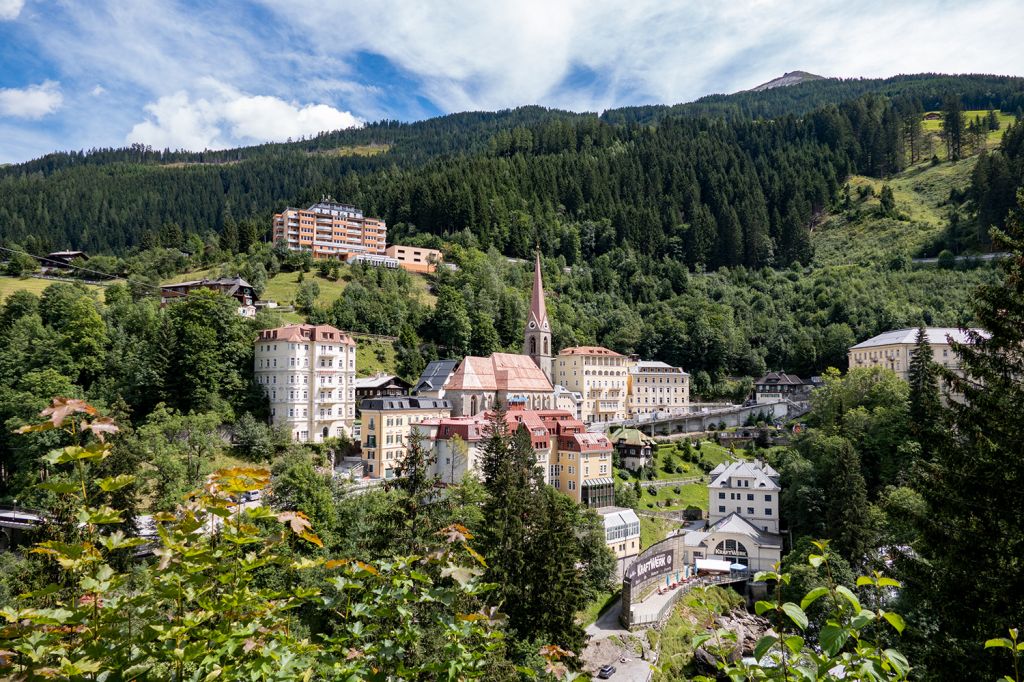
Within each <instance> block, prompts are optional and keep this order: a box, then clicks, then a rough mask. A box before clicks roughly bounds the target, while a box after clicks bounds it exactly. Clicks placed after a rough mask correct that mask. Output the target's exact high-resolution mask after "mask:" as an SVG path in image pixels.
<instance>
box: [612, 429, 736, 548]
mask: <svg viewBox="0 0 1024 682" xmlns="http://www.w3.org/2000/svg"><path fill="white" fill-rule="evenodd" d="M673 452H674V453H675V464H676V466H677V467H682V468H683V472H682V473H671V474H669V473H667V472H666V471H665V468H664V465H665V460H666V459H667V458H668V457H669V455H670V453H673ZM700 454H701V455H702V457H703V458H704V461H706V462H708V463H710V464H712V465H718V464H721V463H722V462H725V461H727V460H730V459H732V458H733V454H732V453H731V452H730V451H729V450H728V449H726V448H723V447H722V446H720V445H717V444H715V443H712V442H711V441H703V442H702V443H701V449H700ZM742 454H743V453H742V451H741V452H739V453H738V455H739V456H742ZM655 459H656V462H655V477H654V479H653V480H655V481H672V480H677V479H682V478H692V477H694V476H701V481H700V482H699V483H685V484H680V485H679V486H674V485H666V486H660V487H657V488H655V494H654V495H652V494H651V493H650V492H649V491H648V490H647V487H648V482H647V481H641V482H640V507H639V508H640V509H652V510H661V511H673V510H678V509H686V508H687V507H700V508H701V509H704V510H706V509H707V508H708V486H707V477H706V476H704V475H703V471H702V470H701V469H700V468H699V467H697V465H696V464H694V463H692V462H684V461H683V460H682V458H681V451H679V450H674V449H673V448H670V447H664V446H663V447H661V448H659V449H658V451H657V453H656V455H655ZM617 482H618V485H633V480H632V479H631V480H629V481H622V480H621V479H618V478H617ZM676 487H678V488H679V492H678V493H677V492H676V491H675V488H676ZM659 502H660V503H661V504H660V506H659V504H658V503H659ZM642 531H643V529H641V536H642ZM652 532H653V529H652ZM643 546H644V547H647V546H648V545H647V544H646V543H644V544H643Z"/></svg>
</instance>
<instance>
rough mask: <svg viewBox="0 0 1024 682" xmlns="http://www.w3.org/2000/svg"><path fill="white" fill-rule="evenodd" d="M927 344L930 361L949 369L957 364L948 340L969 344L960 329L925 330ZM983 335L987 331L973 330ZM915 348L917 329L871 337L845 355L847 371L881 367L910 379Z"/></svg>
mask: <svg viewBox="0 0 1024 682" xmlns="http://www.w3.org/2000/svg"><path fill="white" fill-rule="evenodd" d="M924 331H925V335H926V336H927V337H928V345H929V346H931V347H932V360H934V361H935V363H936V364H938V365H940V366H942V367H946V368H949V369H953V370H956V369H959V367H960V361H959V358H957V356H956V353H954V352H953V348H952V346H950V341H955V342H957V343H970V342H971V340H970V338H969V337H968V336H967V334H966V333H965V330H963V329H957V328H955V327H928V328H926V329H925V330H924ZM971 331H974V332H977V333H979V334H981V335H983V336H987V335H988V332H986V331H984V330H983V329H973V330H971ZM916 345H917V329H896V330H894V331H889V332H885V333H883V334H879V335H878V336H873V337H871V338H870V339H868V340H867V341H862V342H860V343H858V344H857V345H856V346H852V347H851V348H850V350H849V353H848V360H849V363H850V369H854V368H858V367H884V368H886V369H891V370H892V371H894V372H896V374H898V375H899V377H900V378H901V379H903V380H904V381H906V380H907V378H908V377H909V376H910V356H911V354H912V353H913V352H914V346H916Z"/></svg>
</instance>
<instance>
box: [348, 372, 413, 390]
mask: <svg viewBox="0 0 1024 682" xmlns="http://www.w3.org/2000/svg"><path fill="white" fill-rule="evenodd" d="M388 385H393V386H395V387H397V388H401V389H403V390H405V389H408V388H409V383H408V382H407V381H406V380H405V379H403V378H401V377H396V376H395V375H394V374H377V375H375V376H372V377H361V378H359V379H356V380H355V382H353V386H354V387H355V389H356V390H359V389H361V388H384V387H386V386H388Z"/></svg>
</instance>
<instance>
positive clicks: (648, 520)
mask: <svg viewBox="0 0 1024 682" xmlns="http://www.w3.org/2000/svg"><path fill="white" fill-rule="evenodd" d="M676 528H679V524H678V523H675V522H674V521H670V520H668V519H662V518H658V517H652V516H641V517H640V550H641V551H643V550H645V549H647V548H648V547H650V546H651V545H653V544H654V543H656V542H661V541H662V540H664V539H665V538H666V537H668V534H669V533H670V532H671V531H673V530H675V529H676Z"/></svg>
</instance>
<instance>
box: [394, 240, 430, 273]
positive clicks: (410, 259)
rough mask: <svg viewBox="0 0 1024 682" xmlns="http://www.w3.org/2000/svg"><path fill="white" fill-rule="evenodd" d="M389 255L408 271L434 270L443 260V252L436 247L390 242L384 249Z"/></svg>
mask: <svg viewBox="0 0 1024 682" xmlns="http://www.w3.org/2000/svg"><path fill="white" fill-rule="evenodd" d="M384 253H385V254H387V255H388V256H389V257H391V258H394V259H395V260H397V261H398V266H399V267H400V268H402V269H404V270H408V271H409V272H435V271H437V266H438V265H440V264H441V262H442V261H444V254H442V253H441V252H440V251H438V250H437V249H427V248H423V247H420V246H403V245H401V244H392V245H391V246H389V247H387V249H385V250H384Z"/></svg>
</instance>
